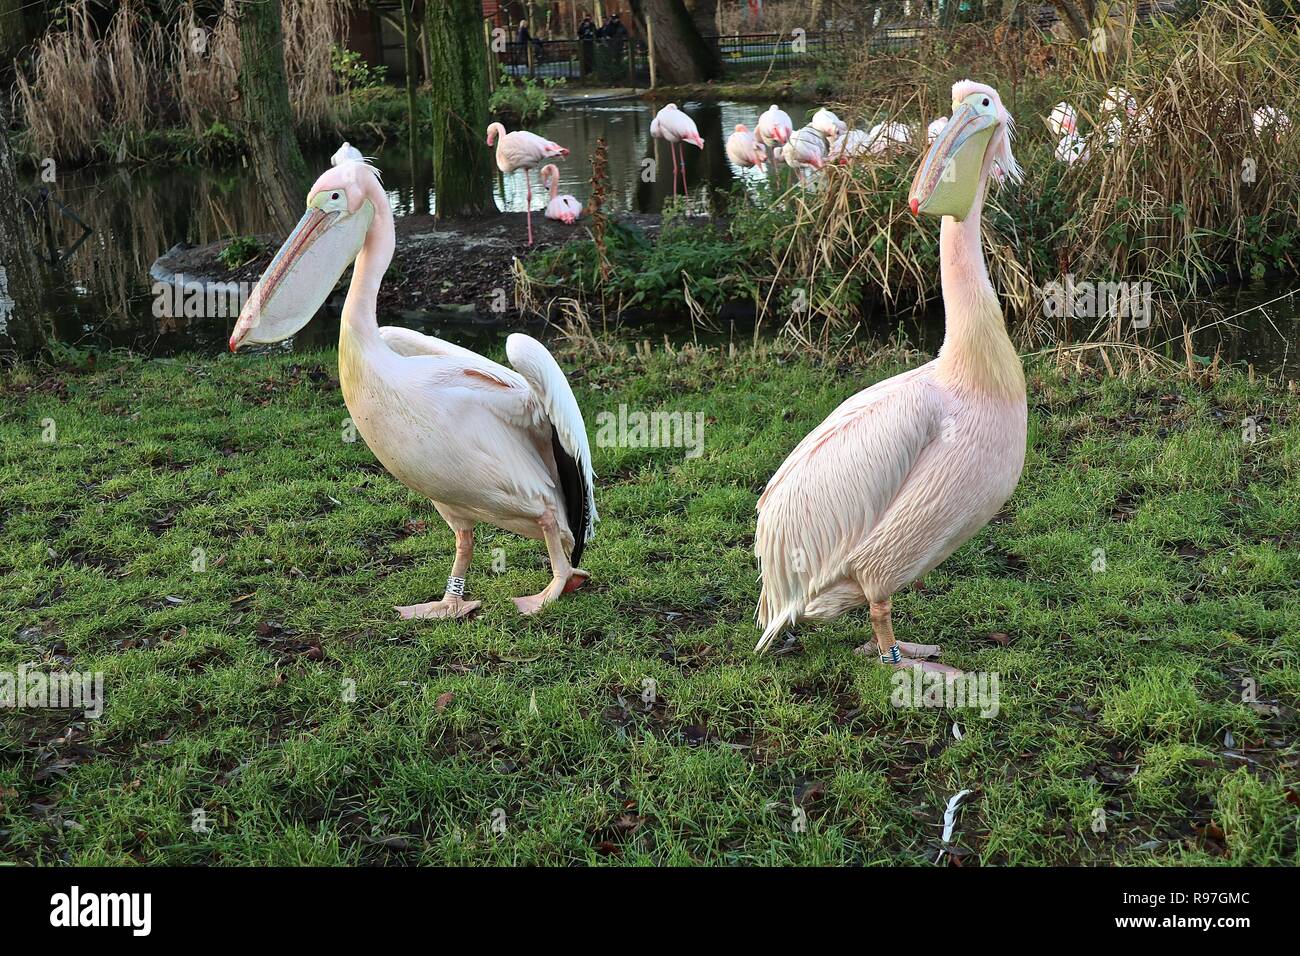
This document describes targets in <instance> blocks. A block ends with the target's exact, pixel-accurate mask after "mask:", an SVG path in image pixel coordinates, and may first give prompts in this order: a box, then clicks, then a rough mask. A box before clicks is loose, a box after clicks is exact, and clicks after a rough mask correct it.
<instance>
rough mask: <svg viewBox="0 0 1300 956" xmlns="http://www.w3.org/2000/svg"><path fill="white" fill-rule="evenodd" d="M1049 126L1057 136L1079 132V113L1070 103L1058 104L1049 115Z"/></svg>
mask: <svg viewBox="0 0 1300 956" xmlns="http://www.w3.org/2000/svg"><path fill="white" fill-rule="evenodd" d="M1047 126H1048V129H1050V130H1051V131H1052V132H1053V133H1054V134H1055V135H1057V136H1065V135H1067V134H1069V133H1077V132H1079V111H1078V110H1076V109H1075V108H1074V107H1073V106H1071V105H1070V104H1069V103H1057V104H1056V105H1055V106H1053V107H1052V112H1051V113H1050V114H1048V117H1047Z"/></svg>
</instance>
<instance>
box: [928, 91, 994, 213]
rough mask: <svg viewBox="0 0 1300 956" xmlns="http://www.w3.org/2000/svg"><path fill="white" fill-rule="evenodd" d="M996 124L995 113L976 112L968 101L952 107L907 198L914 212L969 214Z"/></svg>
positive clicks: (977, 190)
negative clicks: (993, 114)
mask: <svg viewBox="0 0 1300 956" xmlns="http://www.w3.org/2000/svg"><path fill="white" fill-rule="evenodd" d="M997 126H998V119H997V118H996V117H995V116H991V115H989V114H987V113H979V112H976V110H975V109H973V108H972V107H971V106H969V105H967V104H965V103H963V104H961V105H960V106H958V107H956V108H955V109H954V110H953V114H952V118H951V119H949V120H948V123H947V125H945V126H944V128H943V129H942V130H941V131H940V133H939V135H938V136H936V137H935V140H934V143H933V144H932V145H931V146H930V150H929V152H927V153H926V154H925V159H924V160H922V161H921V168H920V169H918V170H917V171H916V178H914V179H913V180H912V189H911V191H910V192H909V194H908V201H909V204H910V205H911V207H912V214H913V215H920V214H921V213H925V214H926V215H929V216H952V217H953V218H954V219H956V220H958V221H960V220H962V219H965V218H966V217H967V216H968V215H969V214H970V210H971V207H972V206H973V205H974V204H975V196H976V194H977V193H978V192H979V186H980V174H981V173H982V172H983V169H984V158H985V154H986V152H987V151H988V145H989V141H990V140H992V139H993V133H994V132H995V131H996V129H997Z"/></svg>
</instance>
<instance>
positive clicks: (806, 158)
mask: <svg viewBox="0 0 1300 956" xmlns="http://www.w3.org/2000/svg"><path fill="white" fill-rule="evenodd" d="M829 156H830V147H829V146H828V145H827V143H826V140H825V138H824V137H823V136H822V134H821V133H819V132H817V130H815V129H813V128H812V127H811V126H805V127H803V128H802V129H798V130H795V131H794V132H793V133H792V134H790V142H788V143H786V144H785V146H784V147H782V149H781V158H782V159H783V160H785V164H786V165H787V166H789V167H790V168H791V169H793V170H794V171H795V174H796V175H797V176H798V177H799V181H800V182H801V183H805V182H807V177H808V170H809V169H821V168H822V167H823V166H825V165H826V161H827V159H828V158H829Z"/></svg>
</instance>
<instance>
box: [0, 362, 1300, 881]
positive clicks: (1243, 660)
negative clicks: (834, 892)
mask: <svg viewBox="0 0 1300 956" xmlns="http://www.w3.org/2000/svg"><path fill="white" fill-rule="evenodd" d="M562 361H563V364H564V365H565V367H566V368H569V369H572V370H574V371H573V381H574V384H575V388H576V390H577V393H578V398H579V401H580V402H581V403H582V405H583V407H584V409H585V411H586V415H587V421H588V425H589V427H590V428H591V430H592V432H593V433H594V431H595V416H596V413H597V412H598V411H600V410H602V409H609V410H615V409H617V407H618V405H619V404H620V403H623V402H626V403H628V404H629V406H631V407H632V408H633V409H634V410H635V409H641V410H655V409H661V410H680V411H701V412H703V413H704V414H705V415H706V416H707V425H706V431H705V442H704V454H703V455H702V456H701V457H699V458H693V459H687V458H685V457H684V454H683V452H682V450H681V449H629V448H598V449H597V450H596V467H597V471H598V473H599V475H600V478H599V488H600V502H599V503H600V510H601V513H602V515H603V516H604V519H605V520H604V521H603V523H602V524H601V526H600V529H599V533H598V535H597V538H596V540H595V542H594V544H593V545H592V546H591V548H590V550H589V551H588V554H587V556H586V557H585V558H584V562H583V563H584V565H585V566H586V567H587V568H588V569H589V570H590V571H591V572H592V573H593V575H594V577H593V580H592V582H591V584H590V585H589V586H588V587H587V588H585V589H584V590H582V591H580V592H578V593H577V594H575V595H572V596H569V597H566V598H565V599H563V600H562V601H561V602H559V603H558V604H557V605H555V606H553V607H551V608H548V609H547V611H546V612H545V613H544V614H543V615H541V616H540V617H539V618H537V619H524V618H521V617H519V616H518V615H517V614H516V613H515V611H514V608H513V605H512V604H511V603H510V601H509V596H510V595H514V594H524V593H532V592H534V591H537V590H539V589H540V588H541V586H542V585H543V584H544V583H545V581H546V579H547V569H546V565H545V561H544V553H543V549H542V548H541V547H540V546H539V545H538V544H536V543H535V542H529V541H524V540H522V539H518V538H515V537H512V536H511V535H508V534H505V533H503V532H499V531H496V530H495V529H489V528H486V527H484V528H480V531H479V534H478V538H477V545H478V553H477V554H476V557H475V563H474V566H473V569H472V571H471V576H470V588H471V591H472V592H473V594H474V595H475V596H476V597H479V598H481V599H482V600H483V602H484V605H483V612H482V613H481V615H480V616H479V617H478V618H477V619H475V620H473V621H469V622H402V621H399V620H397V619H396V616H395V615H394V614H393V612H392V610H391V606H392V605H394V604H398V603H410V602H414V601H421V600H427V599H429V598H431V597H435V596H437V595H438V594H439V593H440V592H441V588H442V584H443V581H444V579H445V576H446V573H447V570H448V567H449V563H450V555H451V544H452V540H451V534H450V532H449V531H448V530H447V529H446V527H445V526H444V525H443V524H442V523H441V522H440V521H439V519H438V517H437V515H436V513H435V512H434V511H433V509H432V507H431V506H430V505H429V504H428V503H427V502H425V501H424V500H422V499H421V498H419V497H418V496H416V495H414V494H412V493H410V492H408V491H407V490H405V489H404V488H403V487H402V486H400V485H399V484H398V483H397V482H396V481H395V480H394V479H392V478H391V477H389V476H388V475H387V474H386V473H385V472H384V471H383V469H382V468H381V467H380V466H379V465H378V464H377V463H376V462H375V460H374V459H373V457H372V456H371V454H370V453H369V452H368V450H367V449H366V447H365V445H364V444H363V443H361V442H360V441H358V442H356V443H348V442H345V441H344V440H343V438H344V430H345V425H344V419H345V418H346V415H347V412H346V410H345V408H344V406H343V402H342V398H341V395H340V393H339V391H338V389H337V387H336V386H335V385H334V383H333V378H334V375H335V356H334V355H333V353H326V354H318V355H303V354H299V355H292V356H281V357H275V358H267V357H256V356H252V357H250V356H239V357H235V358H229V357H226V358H222V359H220V360H209V359H182V360H179V361H144V360H139V359H134V358H126V357H120V356H106V357H101V358H100V359H99V361H98V364H97V366H96V367H95V368H93V369H92V370H89V371H68V370H52V369H43V368H30V367H29V368H24V369H19V370H17V371H16V372H11V373H7V375H6V380H5V384H4V385H3V390H4V396H3V402H2V403H0V576H2V583H0V670H5V669H13V668H15V667H17V666H18V665H19V664H23V663H26V664H29V665H32V666H35V665H37V664H38V663H40V664H43V665H44V666H47V667H51V668H63V669H75V670H78V671H101V672H103V674H104V682H105V689H106V698H107V704H106V708H105V711H104V714H103V716H102V717H101V718H100V719H98V720H84V721H83V720H80V719H79V718H78V717H77V715H75V714H70V713H69V712H68V711H50V710H4V711H0V860H7V861H18V862H40V863H56V862H60V861H69V862H75V863H79V864H117V863H130V862H132V861H138V862H146V863H164V862H166V863H178V864H192V863H230V864H233V863H267V864H295V863H318V864H330V863H372V862H400V863H467V862H472V863H498V864H512V863H552V864H555V863H573V862H590V863H639V864H648V863H661V864H687V863H804V864H821V863H901V864H922V863H928V862H931V861H933V859H934V856H935V847H936V841H937V839H938V836H939V833H940V829H941V823H942V816H943V808H944V805H945V803H946V801H947V800H948V798H949V797H950V796H951V795H952V794H954V793H956V792H957V791H958V790H961V789H963V788H970V789H973V790H975V791H977V793H976V795H975V796H974V797H973V798H971V799H970V800H969V801H968V803H967V804H966V805H965V807H964V809H962V810H961V812H960V813H959V816H958V823H957V831H956V843H957V845H958V847H959V851H958V852H959V854H961V861H962V862H963V863H965V864H967V865H971V864H974V863H976V862H980V863H985V864H1030V863H1033V864H1061V863H1093V864H1098V863H1111V862H1116V863H1126V864H1129V863H1132V864H1136V863H1169V864H1173V863H1234V864H1277V863H1295V862H1297V860H1298V858H1300V850H1298V849H1297V842H1298V841H1297V835H1298V831H1300V824H1298V823H1297V805H1296V797H1295V793H1296V790H1297V782H1298V781H1297V777H1298V776H1300V772H1298V771H1297V761H1298V759H1300V757H1298V752H1297V745H1296V739H1297V734H1296V731H1297V720H1296V716H1295V710H1294V707H1295V703H1296V696H1297V692H1298V691H1300V664H1298V663H1297V661H1298V658H1300V655H1298V654H1297V651H1300V601H1298V600H1297V594H1296V590H1297V588H1296V584H1295V582H1296V580H1297V578H1300V559H1298V557H1297V547H1296V542H1297V530H1298V529H1300V477H1298V476H1300V467H1298V466H1300V421H1297V420H1296V419H1295V417H1294V416H1293V415H1292V413H1291V408H1292V406H1293V403H1294V398H1293V397H1292V396H1287V395H1286V394H1285V393H1284V392H1283V391H1282V390H1280V389H1278V388H1276V387H1273V386H1269V385H1267V384H1264V383H1250V382H1247V381H1246V380H1245V379H1244V378H1241V377H1236V376H1229V377H1225V378H1223V379H1221V380H1220V381H1218V382H1217V383H1216V384H1214V385H1213V386H1202V385H1196V384H1191V383H1189V382H1187V381H1186V380H1184V379H1174V378H1168V379H1153V378H1135V379H1131V380H1123V381H1121V380H1113V379H1109V380H1102V379H1101V378H1098V377H1088V376H1083V377H1079V376H1076V375H1072V376H1071V377H1068V378H1066V377H1063V376H1062V374H1060V373H1058V372H1057V371H1056V370H1055V369H1054V368H1049V367H1048V366H1047V365H1046V364H1045V363H1041V362H1040V363H1036V364H1033V365H1031V368H1030V375H1029V378H1030V407H1031V425H1030V427H1031V448H1030V451H1029V456H1028V462H1027V466H1026V469H1025V476H1024V478H1023V480H1022V481H1021V484H1020V487H1019V489H1018V490H1017V492H1016V494H1015V496H1014V498H1013V499H1012V501H1011V502H1010V503H1009V504H1008V505H1007V507H1006V508H1005V509H1004V511H1003V513H1002V514H1001V515H1000V516H999V517H998V518H997V519H995V521H994V522H993V523H992V524H991V525H990V526H989V527H988V528H986V529H985V530H984V531H982V532H981V533H980V534H979V535H978V536H977V537H976V538H975V539H974V540H973V541H972V542H970V543H969V544H967V545H966V546H965V547H963V548H962V549H960V550H959V551H958V552H957V553H956V554H955V555H954V556H953V557H952V558H951V559H949V560H948V561H947V562H946V563H945V564H944V565H942V566H941V567H940V568H938V569H937V570H936V571H934V572H933V573H931V574H930V575H929V576H928V577H927V579H926V580H925V582H924V586H923V588H920V589H913V590H910V591H908V592H906V593H904V594H901V595H899V596H898V597H897V598H896V599H895V620H896V627H897V629H898V632H899V634H900V636H902V637H905V638H911V639H914V640H919V641H927V642H928V641H935V642H942V643H943V644H944V646H945V659H946V660H948V661H949V662H951V663H954V664H957V665H959V666H961V667H964V668H967V669H971V670H978V671H984V672H996V673H997V674H998V675H999V676H1000V689H1001V700H1000V711H999V713H998V714H997V716H996V717H994V718H992V719H982V718H980V717H979V716H978V715H977V714H975V713H974V712H972V711H960V712H956V713H954V712H947V711H943V710H933V709H899V708H895V707H893V706H891V704H890V689H891V688H890V681H889V675H888V673H887V672H886V671H884V670H883V669H881V668H880V667H879V666H878V665H876V664H873V663H872V662H871V661H870V660H868V659H866V658H863V657H860V656H858V655H855V654H854V653H853V651H852V649H853V647H854V646H855V645H857V644H860V643H861V642H862V641H863V640H865V638H866V636H867V635H868V633H869V628H868V624H867V620H866V616H865V614H862V613H856V614H851V615H847V616H845V617H843V618H841V619H839V620H838V621H835V622H832V623H827V624H820V625H815V626H804V627H802V628H801V629H800V632H799V638H800V642H799V644H797V645H795V646H794V648H793V650H791V651H789V652H787V653H784V654H781V655H777V656H774V657H772V656H769V657H766V658H755V657H754V656H753V655H752V654H751V648H752V646H753V643H754V641H755V639H756V637H757V631H756V630H755V628H754V626H753V621H752V613H753V606H754V602H755V598H756V596H757V582H756V573H755V568H754V561H753V557H752V553H751V548H752V535H753V529H754V503H755V500H756V496H757V494H758V492H759V490H760V489H761V488H762V486H763V484H764V482H765V481H766V479H767V478H768V476H769V475H770V474H771V473H772V471H773V470H774V469H775V468H776V467H777V465H778V464H779V463H780V462H781V460H782V459H783V457H784V456H785V455H786V454H787V453H788V452H789V451H790V449H791V448H793V447H794V445H795V444H796V443H797V441H798V440H799V439H800V438H801V437H802V436H803V435H804V434H805V433H806V432H807V431H808V430H809V429H810V428H811V427H812V426H813V425H815V424H816V423H817V422H818V421H819V420H820V419H821V418H822V417H823V416H824V415H825V414H826V413H827V412H828V411H829V410H830V409H831V408H832V407H834V405H835V404H836V403H837V402H839V401H840V400H841V399H843V398H844V397H846V396H847V395H849V394H851V393H852V392H854V391H855V390H857V389H859V388H861V387H863V386H865V385H866V384H869V383H870V382H872V381H875V380H877V379H879V378H881V377H884V376H885V375H888V374H892V373H893V372H895V371H897V367H896V366H893V365H890V364H888V363H884V364H874V365H871V366H863V365H858V364H852V363H848V362H845V363H842V364H840V365H838V366H834V367H829V366H818V365H814V364H812V363H810V362H808V361H806V360H802V359H793V358H788V357H783V356H780V355H777V354H767V355H766V356H765V357H763V358H753V357H751V356H747V355H742V356H741V357H740V358H738V359H737V358H729V359H724V358H722V357H720V356H718V355H716V354H713V353H709V354H705V355H690V354H678V355H674V356H668V355H664V354H662V353H656V354H654V355H653V356H650V357H648V358H622V359H615V360H607V359H603V358H598V357H596V355H595V354H594V353H593V352H592V351H590V350H589V351H586V352H582V353H570V354H566V355H564V356H563V357H562ZM1248 415H1256V416H1262V417H1261V419H1260V422H1261V426H1260V431H1259V435H1258V440H1257V441H1256V442H1254V443H1253V444H1247V443H1245V442H1243V441H1242V435H1241V430H1242V429H1241V421H1242V419H1243V418H1244V417H1246V416H1248ZM47 419H48V420H50V421H52V422H53V424H54V429H55V435H54V437H55V440H54V441H52V442H43V441H42V437H43V434H45V435H48V434H49V429H48V427H47V426H48V422H43V420H47ZM421 523H427V527H425V526H424V525H422V524H421ZM196 549H202V550H201V552H199V551H196ZM495 549H500V550H495ZM1097 549H1103V550H1104V552H1105V555H1104V557H1105V570H1101V571H1095V570H1093V568H1094V567H1095V566H1097V564H1098V561H1097ZM494 552H495V553H494ZM200 555H201V556H202V557H203V558H204V561H205V568H206V569H205V570H202V571H195V570H194V569H193V568H194V562H195V559H196V556H200ZM494 563H495V564H496V566H497V569H499V573H498V570H494V567H493V565H494ZM994 633H999V634H1002V633H1004V634H1006V635H1008V636H1009V642H1008V643H1006V644H1005V646H1004V645H1003V644H1002V643H999V642H998V641H995V640H993V639H991V638H990V635H991V634H994ZM317 648H318V650H317ZM1247 678H1248V679H1250V680H1252V681H1253V682H1254V686H1255V687H1256V689H1257V696H1258V700H1257V702H1256V703H1255V705H1254V706H1251V705H1250V704H1249V703H1245V702H1243V701H1242V699H1241V692H1240V687H1241V684H1242V681H1243V679H1247ZM647 680H652V681H653V682H654V683H655V686H656V688H657V696H656V699H655V700H654V702H653V704H652V705H651V706H649V707H647V706H646V705H645V704H643V702H642V693H643V689H644V688H645V687H646V686H648V685H647V683H646V682H647ZM349 682H352V683H349ZM351 686H354V687H355V699H348V698H350V697H351V696H352V695H350V694H347V693H345V689H346V688H348V687H351ZM1274 705H1276V706H1277V708H1278V709H1277V712H1274V710H1273V709H1272V708H1273V706H1274ZM70 720H74V721H75V722H74V723H73V724H72V727H73V730H72V732H71V733H70V734H69V733H67V728H68V726H69V721H70ZM954 720H955V721H956V722H958V723H959V724H960V725H961V728H962V731H963V736H962V738H961V739H960V740H958V739H955V738H954V736H953V734H952V732H951V728H952V725H953V723H954ZM1229 733H1230V734H1232V737H1233V742H1234V746H1233V747H1232V748H1229V747H1228V746H1226V745H1225V744H1224V737H1225V734H1229ZM1242 748H1248V749H1244V750H1243V749H1242ZM1230 749H1231V750H1232V751H1233V752H1234V753H1236V754H1244V756H1245V757H1248V758H1249V761H1246V760H1242V759H1239V758H1236V757H1233V756H1225V755H1224V752H1225V751H1227V750H1230ZM796 806H798V807H800V808H801V809H802V811H803V812H804V813H806V817H807V823H806V828H803V829H802V830H801V829H800V828H798V827H795V826H792V821H793V820H794V819H795V814H794V810H793V808H794V807H796ZM196 809H202V810H204V811H206V813H207V814H208V817H209V820H210V823H211V826H210V832H207V833H201V832H200V833H196V832H194V830H193V828H192V827H191V820H192V816H191V814H192V812H193V811H194V810H196ZM1099 810H1100V811H1102V814H1101V815H1099V814H1098V811H1099ZM494 813H495V817H494ZM494 819H497V820H501V821H503V823H504V832H503V833H494V832H493V821H494ZM1099 819H1102V820H1104V822H1105V830H1104V832H1094V826H1093V824H1094V822H1095V821H1097V820H1099Z"/></svg>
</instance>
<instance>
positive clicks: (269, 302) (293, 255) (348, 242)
mask: <svg viewBox="0 0 1300 956" xmlns="http://www.w3.org/2000/svg"><path fill="white" fill-rule="evenodd" d="M322 195H325V194H322ZM374 212H375V211H374V207H373V206H371V205H370V201H369V200H366V201H364V202H363V203H362V204H361V208H360V209H358V210H357V211H356V212H354V213H346V212H345V211H344V210H341V209H333V210H330V211H325V210H322V209H320V208H318V207H317V205H316V204H315V202H313V205H311V206H309V207H308V209H307V211H306V212H305V213H303V216H302V218H301V219H300V220H298V225H297V226H295V227H294V229H293V232H291V233H289V238H288V239H286V240H285V241H284V245H282V246H281V247H280V251H279V252H277V253H276V254H275V258H274V259H272V260H271V264H270V265H269V266H267V268H266V271H265V272H264V273H262V278H261V279H260V280H259V281H258V283H257V286H256V288H254V289H253V292H252V295H250V296H249V297H248V301H247V302H245V303H244V307H243V309H241V310H240V313H239V321H238V322H236V323H235V331H234V333H233V334H232V335H231V336H230V351H232V352H233V351H235V350H236V349H237V348H239V346H240V345H242V344H244V343H245V342H254V343H269V342H280V341H283V340H284V339H287V338H289V336H291V335H293V334H295V333H296V332H298V331H299V330H301V329H302V327H303V326H305V325H306V324H307V323H308V322H310V321H311V319H312V316H314V315H315V314H316V311H317V310H318V309H319V308H320V307H321V306H322V305H323V304H324V302H325V300H326V299H327V298H329V294H330V293H331V292H332V291H333V290H334V286H335V285H336V284H337V283H338V281H339V277H340V276H342V275H343V272H344V270H345V269H347V267H348V266H349V265H351V264H352V260H353V259H355V258H356V257H357V253H359V252H360V251H361V247H362V245H363V244H364V243H365V239H366V232H367V231H368V230H369V228H370V222H371V220H372V219H373V218H374Z"/></svg>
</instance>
